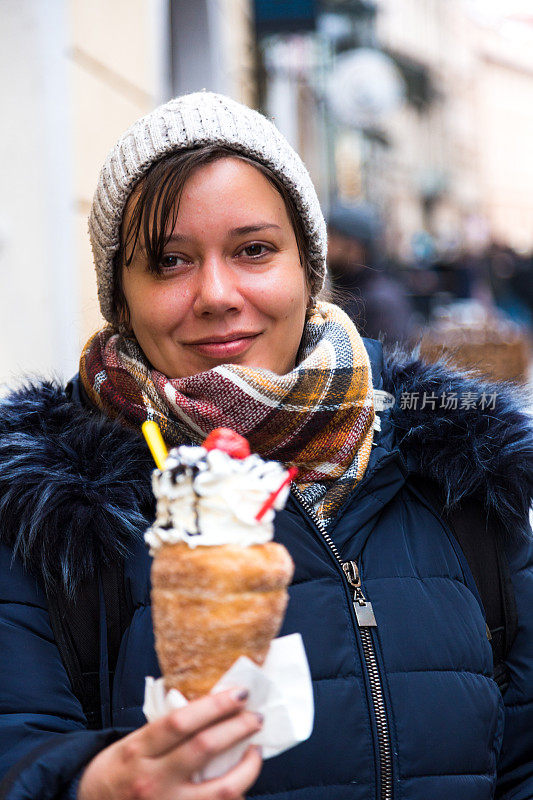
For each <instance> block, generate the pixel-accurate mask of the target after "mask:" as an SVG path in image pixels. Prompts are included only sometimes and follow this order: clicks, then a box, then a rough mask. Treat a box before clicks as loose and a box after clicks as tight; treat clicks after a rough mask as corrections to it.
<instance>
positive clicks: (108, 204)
mask: <svg viewBox="0 0 533 800" xmlns="http://www.w3.org/2000/svg"><path fill="white" fill-rule="evenodd" d="M210 144H219V145H226V146H228V147H231V148H232V149H234V150H236V151H238V152H240V153H243V154H244V155H246V156H250V157H251V158H255V159H256V160H257V161H259V162H261V163H262V164H264V165H265V166H267V167H269V168H270V169H271V170H272V172H274V174H275V175H276V176H277V177H278V178H279V179H280V181H281V182H282V183H283V184H284V186H285V187H286V189H287V191H288V192H289V194H290V195H291V197H292V198H293V200H294V202H295V204H296V208H297V209H298V212H299V214H300V216H301V219H302V222H303V226H304V230H305V232H306V234H307V238H308V242H309V261H310V267H311V270H310V271H311V294H312V296H313V298H314V297H316V296H317V295H318V293H319V292H320V289H321V288H322V286H323V283H324V278H325V272H326V241H327V240H326V224H325V221H324V217H323V215H322V211H321V209H320V204H319V202H318V197H317V195H316V191H315V188H314V186H313V184H312V182H311V178H310V177H309V173H308V172H307V170H306V168H305V166H304V164H303V162H302V160H301V159H300V157H299V156H298V154H297V153H296V152H295V151H294V150H293V149H292V147H291V146H290V144H289V143H288V142H287V140H286V139H285V137H284V136H282V134H281V133H280V132H279V131H278V130H277V128H276V127H275V126H274V125H273V124H272V122H270V121H269V120H268V119H267V118H266V117H264V116H263V115H262V114H259V113H258V112H257V111H253V110H252V109H250V108H248V107H247V106H244V105H241V104H240V103H237V102H236V101H235V100H231V99H230V98H229V97H225V96H224V95H220V94H213V93H212V92H195V93H194V94H188V95H183V96H182V97H176V98H175V99H174V100H170V101H169V102H168V103H165V104H164V105H162V106H159V108H156V109H155V110H154V111H152V112H150V113H149V114H147V115H146V116H144V117H142V118H141V119H139V120H137V122H135V123H134V124H133V125H132V126H131V128H129V129H128V130H127V131H126V133H124V134H123V135H122V136H121V137H120V139H119V140H118V142H117V143H116V145H115V146H114V147H113V149H112V150H111V151H110V153H109V155H108V156H107V159H106V162H105V164H104V166H103V167H102V171H101V173H100V177H99V179H98V185H97V187H96V192H95V194H94V199H93V203H92V207H91V214H90V217H89V235H90V237H91V245H92V249H93V255H94V263H95V267H96V277H97V282H98V298H99V300H100V309H101V311H102V314H103V316H104V317H105V319H106V320H107V321H108V322H114V321H115V318H114V311H113V259H114V255H115V253H116V252H117V250H118V248H119V241H120V224H121V221H122V214H123V212H124V207H125V205H126V202H127V200H128V197H129V195H130V193H131V191H132V189H133V187H134V185H135V184H136V183H137V181H138V180H139V179H140V178H142V176H143V175H145V174H146V172H148V170H149V169H150V167H151V166H152V164H154V162H156V161H158V160H159V159H160V158H162V157H163V156H166V155H168V154H169V153H175V152H176V151H178V150H186V149H189V148H193V147H201V146H204V145H210Z"/></svg>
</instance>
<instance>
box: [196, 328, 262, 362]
mask: <svg viewBox="0 0 533 800" xmlns="http://www.w3.org/2000/svg"><path fill="white" fill-rule="evenodd" d="M259 336H260V334H259V333H244V332H242V333H241V332H237V333H232V334H227V335H225V336H211V337H209V338H205V339H200V340H198V341H195V342H186V343H185V344H186V346H187V347H190V348H192V349H193V350H195V351H196V352H197V353H199V354H201V355H203V356H207V357H208V358H215V359H225V358H231V357H234V356H238V355H240V354H241V353H244V352H245V351H246V350H247V349H248V348H249V347H251V345H252V344H253V342H254V341H255V340H256V339H257V338H258V337H259Z"/></svg>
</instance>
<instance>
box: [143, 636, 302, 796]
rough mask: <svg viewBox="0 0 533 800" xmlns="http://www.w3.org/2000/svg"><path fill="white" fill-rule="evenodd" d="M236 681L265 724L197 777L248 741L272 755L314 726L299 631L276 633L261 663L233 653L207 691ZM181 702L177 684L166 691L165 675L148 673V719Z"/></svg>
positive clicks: (227, 762) (219, 767) (223, 764)
mask: <svg viewBox="0 0 533 800" xmlns="http://www.w3.org/2000/svg"><path fill="white" fill-rule="evenodd" d="M234 687H239V688H240V687H242V688H246V689H248V690H249V692H250V697H249V699H248V702H247V703H246V708H247V709H249V710H250V711H258V712H260V713H261V714H262V715H263V717H264V723H263V727H262V728H261V730H260V731H259V732H258V733H257V734H255V736H252V737H250V739H247V740H246V741H245V742H241V743H239V744H238V745H236V746H235V747H232V748H231V750H227V751H226V752H225V753H222V754H221V755H219V756H217V757H216V758H214V759H213V760H212V761H210V762H209V764H208V765H207V767H206V768H205V769H204V770H202V772H201V773H200V774H199V775H197V776H196V779H197V780H198V781H206V780H210V779H211V778H217V777H219V776H220V775H223V774H224V773H225V772H227V771H228V770H229V769H231V768H232V767H234V766H235V764H237V763H238V762H239V761H240V759H241V758H242V756H243V754H244V752H245V750H246V749H247V748H248V746H249V745H250V744H257V745H261V748H262V752H263V758H272V756H277V755H279V754H280V753H283V752H284V751H285V750H288V749H289V748H290V747H294V745H295V744H298V743H299V742H304V741H305V740H306V739H308V738H309V736H310V735H311V731H312V730H313V717H314V703H313V686H312V683H311V675H310V672H309V664H308V663H307V657H306V655H305V649H304V644H303V641H302V637H301V636H300V634H299V633H293V634H291V635H290V636H283V637H281V638H280V639H274V641H273V642H272V644H271V645H270V650H269V652H268V655H267V657H266V660H265V663H264V664H263V666H262V667H258V666H257V665H256V664H254V663H253V661H250V659H249V658H246V657H244V656H242V657H241V658H239V659H237V661H236V662H235V663H234V664H233V666H232V667H230V669H229V670H228V671H227V672H226V674H225V675H223V676H222V678H221V679H220V680H219V682H218V683H217V684H216V686H214V687H213V689H212V690H211V693H215V692H221V691H223V690H224V689H230V688H234ZM184 705H187V700H186V699H185V697H184V696H183V695H182V694H181V693H180V692H178V691H177V690H176V689H171V690H170V691H169V692H165V687H164V684H163V678H158V679H157V680H155V679H154V678H150V677H147V678H146V686H145V693H144V705H143V712H144V715H145V717H146V719H147V720H148V721H149V722H154V721H155V720H156V719H159V718H160V717H162V716H164V715H165V714H168V713H169V712H170V711H172V710H174V709H176V708H182V707H183V706H184Z"/></svg>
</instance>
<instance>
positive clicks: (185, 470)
mask: <svg viewBox="0 0 533 800" xmlns="http://www.w3.org/2000/svg"><path fill="white" fill-rule="evenodd" d="M206 469H207V462H206V460H205V459H201V460H200V461H198V462H197V463H196V464H193V465H192V466H191V465H190V464H177V465H176V466H175V467H172V469H171V470H170V477H171V478H172V481H173V482H174V483H177V480H178V478H179V477H181V475H184V476H185V477H190V479H191V482H192V488H193V492H194V504H193V508H194V526H195V528H196V530H194V531H187V536H199V535H200V534H201V530H200V515H199V513H198V504H199V502H200V495H199V494H198V492H197V491H196V489H195V488H194V479H195V478H196V476H197V475H199V474H200V472H204V471H205V470H206ZM162 527H163V529H165V526H162ZM169 527H171V525H169Z"/></svg>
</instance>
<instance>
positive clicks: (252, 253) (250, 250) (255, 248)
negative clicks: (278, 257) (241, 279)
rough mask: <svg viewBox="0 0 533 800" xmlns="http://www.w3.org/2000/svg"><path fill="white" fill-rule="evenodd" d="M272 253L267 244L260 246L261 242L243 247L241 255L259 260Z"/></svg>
mask: <svg viewBox="0 0 533 800" xmlns="http://www.w3.org/2000/svg"><path fill="white" fill-rule="evenodd" d="M270 252H271V248H270V247H267V246H266V245H265V244H260V243H259V242H252V243H251V244H247V245H246V247H243V249H242V250H241V253H242V254H244V255H245V256H248V258H259V257H260V256H264V255H266V254H267V253H270Z"/></svg>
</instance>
